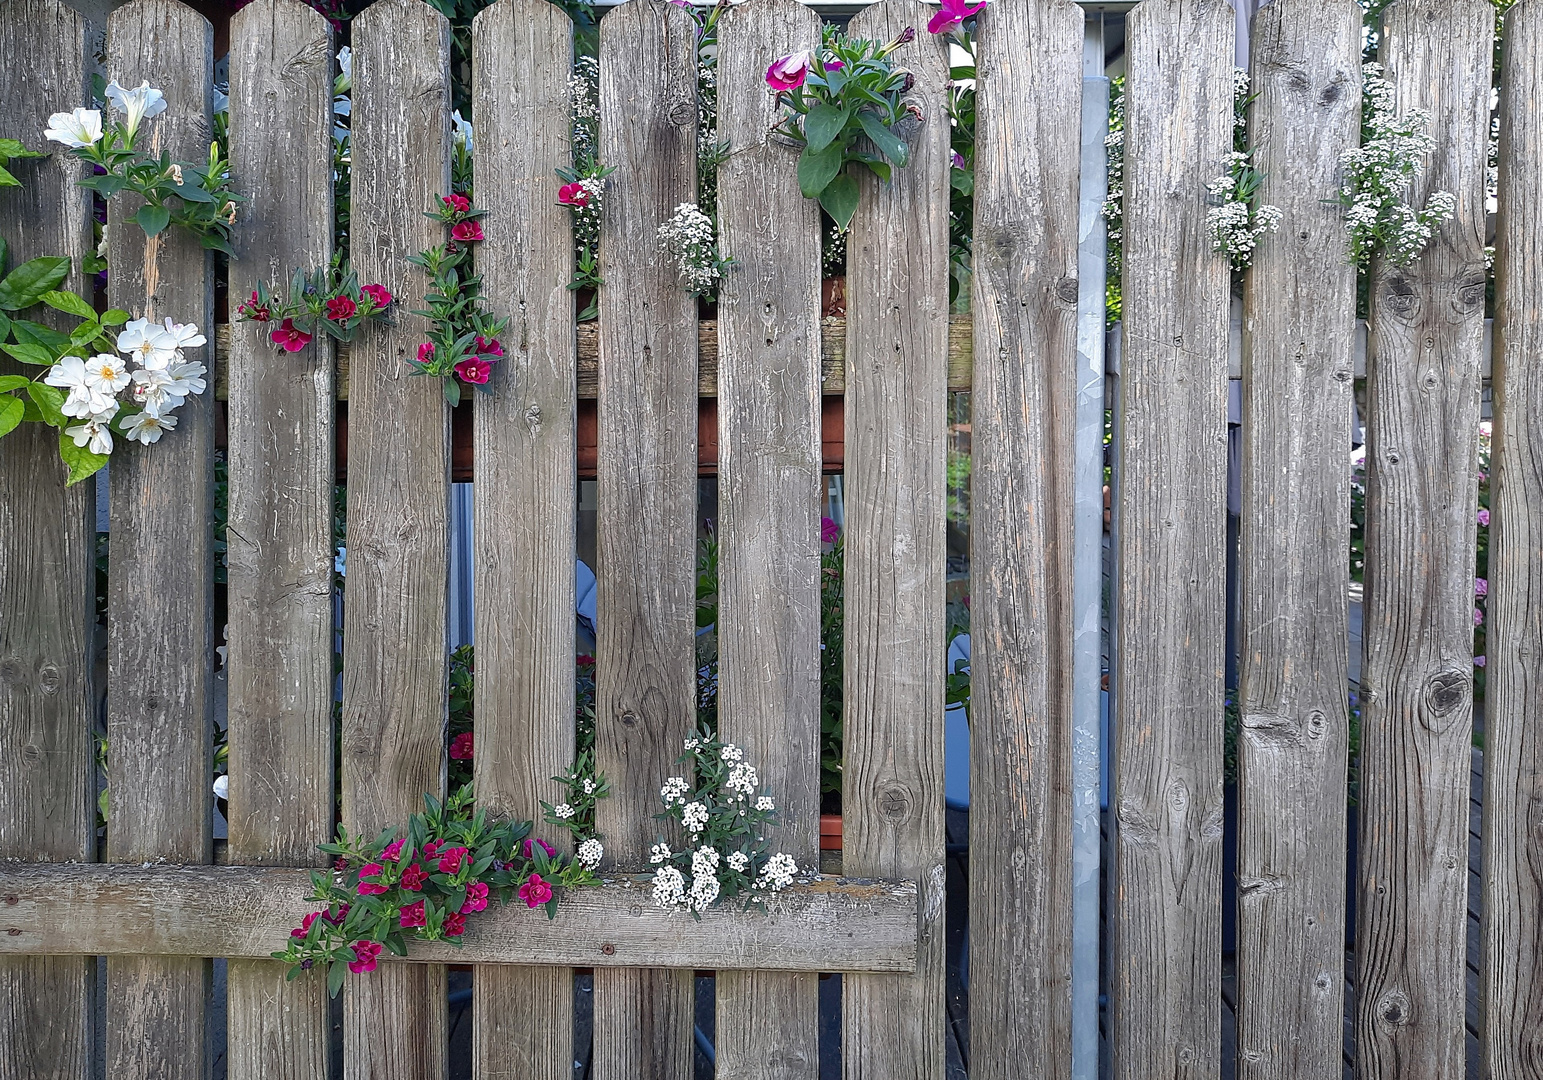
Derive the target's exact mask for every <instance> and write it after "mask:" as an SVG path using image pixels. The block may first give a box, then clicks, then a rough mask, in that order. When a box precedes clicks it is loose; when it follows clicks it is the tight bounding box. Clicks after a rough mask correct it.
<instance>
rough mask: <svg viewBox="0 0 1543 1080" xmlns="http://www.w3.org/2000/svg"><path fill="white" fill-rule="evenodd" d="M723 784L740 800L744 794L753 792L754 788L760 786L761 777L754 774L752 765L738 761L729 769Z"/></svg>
mask: <svg viewBox="0 0 1543 1080" xmlns="http://www.w3.org/2000/svg"><path fill="white" fill-rule="evenodd" d="M724 783H725V786H727V787H728V789H729V790H730V791H732V792H734V793H735V794H736V795H738V796H739V798H740V801H744V799H745V798H746V796H749V795H753V794H755V789H756V788H758V787H760V786H761V778H760V777H759V776H758V775H757V774H756V771H755V766H754V765H746V764H744V763H740V764H738V765H735V766H734V767H733V768H732V769H730V770H729V778H728V780H726V781H725V782H724Z"/></svg>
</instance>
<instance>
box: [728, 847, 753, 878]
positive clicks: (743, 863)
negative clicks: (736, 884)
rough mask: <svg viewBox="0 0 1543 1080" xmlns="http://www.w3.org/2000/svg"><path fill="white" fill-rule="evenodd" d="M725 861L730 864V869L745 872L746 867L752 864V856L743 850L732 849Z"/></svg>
mask: <svg viewBox="0 0 1543 1080" xmlns="http://www.w3.org/2000/svg"><path fill="white" fill-rule="evenodd" d="M724 862H726V863H728V864H729V869H730V870H738V871H739V872H740V873H741V874H743V873H744V872H745V867H747V866H749V865H750V856H748V855H746V854H745V853H744V852H743V851H731V852H729V857H728V858H727V859H725V860H724Z"/></svg>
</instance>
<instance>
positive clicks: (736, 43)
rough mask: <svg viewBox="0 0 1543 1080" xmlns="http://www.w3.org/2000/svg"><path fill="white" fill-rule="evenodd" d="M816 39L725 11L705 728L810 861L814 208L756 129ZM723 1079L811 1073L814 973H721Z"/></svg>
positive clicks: (816, 375) (815, 592)
mask: <svg viewBox="0 0 1543 1080" xmlns="http://www.w3.org/2000/svg"><path fill="white" fill-rule="evenodd" d="M819 40H820V20H819V18H818V16H816V15H815V14H814V13H813V12H812V11H810V10H809V9H808V8H806V7H804V6H803V5H802V4H800V3H797V2H796V0H752V2H751V3H749V4H747V5H745V6H744V7H741V8H735V9H733V10H731V11H729V12H727V13H725V15H724V16H723V21H722V23H721V24H720V28H719V38H718V41H719V47H718V136H719V138H720V139H722V140H725V141H727V142H728V144H729V146H730V147H731V149H732V153H733V156H732V157H730V158H729V160H728V161H727V162H725V163H724V165H723V167H722V168H720V169H719V171H718V213H719V221H720V223H721V228H720V246H721V249H722V250H723V251H724V252H725V253H727V254H729V255H730V256H731V257H732V258H734V259H735V260H736V265H735V266H734V268H733V269H732V270H730V271H729V273H728V275H727V277H726V278H725V280H724V282H723V287H722V289H721V291H720V294H719V298H718V349H719V354H718V356H719V358H718V432H719V448H718V467H719V472H718V476H719V480H718V484H719V488H718V505H719V576H718V611H719V626H718V695H719V697H718V730H719V732H720V734H721V737H722V738H723V739H724V740H726V741H730V742H735V743H738V744H739V745H740V746H742V747H743V748H744V750H745V754H746V758H747V760H750V761H753V762H755V763H756V765H757V767H758V768H759V770H760V775H761V781H762V783H763V784H765V785H766V786H767V788H768V789H769V790H770V791H771V792H772V793H773V795H774V796H775V797H776V800H777V813H778V823H779V824H778V828H777V830H776V836H775V837H774V838H773V839H774V841H775V846H776V847H777V848H778V850H781V851H785V852H787V853H788V854H790V855H792V856H793V857H794V858H795V859H797V860H798V863H799V865H800V866H816V865H818V863H819V856H820V851H819V846H820V832H819V814H820V509H819V506H820V481H821V475H820V466H821V458H820V322H819V316H820V312H819V303H818V297H819V295H820V218H819V207H818V204H817V203H815V202H814V201H813V200H810V199H805V198H803V197H802V196H801V195H800V194H799V190H798V177H797V174H796V171H795V167H796V161H797V152H796V151H794V150H792V149H790V148H788V147H785V146H783V145H781V144H779V143H777V142H774V141H772V140H771V139H770V138H769V137H768V134H767V133H768V132H769V131H770V129H771V127H772V125H773V124H774V123H776V121H777V114H778V113H779V112H780V109H779V107H778V106H777V104H776V102H775V99H774V98H773V96H772V95H771V94H769V93H768V92H767V90H766V81H765V76H766V69H767V67H768V65H770V64H771V62H772V61H773V60H774V59H776V58H777V57H778V56H782V55H784V54H786V53H790V52H793V51H795V50H797V49H804V48H810V47H812V46H814V45H815V44H816V43H817V42H818V41H819ZM717 993H718V1015H717V1025H716V1029H715V1030H716V1033H717V1066H718V1075H720V1076H723V1077H752V1076H754V1077H764V1078H767V1080H771V1078H778V1080H803V1078H810V1080H812V1078H814V1077H816V1076H818V1074H819V1069H820V1061H819V1057H820V1055H819V1046H820V1040H819V977H818V976H817V975H815V974H814V973H812V972H805V973H799V974H782V973H777V974H772V973H768V972H740V971H733V972H730V971H725V972H720V973H719V975H718V981H717Z"/></svg>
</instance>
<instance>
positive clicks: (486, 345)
mask: <svg viewBox="0 0 1543 1080" xmlns="http://www.w3.org/2000/svg"><path fill="white" fill-rule="evenodd" d="M472 351H473V352H475V353H476V354H477V355H478V356H481V357H484V358H486V357H490V356H491V357H495V358H496V359H499V360H502V359H503V358H504V347H503V345H501V344H499V341H498V339H497V338H493V339H492V340H491V341H490V340H488V339H487V338H484V337H482V336H480V335H479V336H478V338H477V346H476V348H475V349H473V350H472Z"/></svg>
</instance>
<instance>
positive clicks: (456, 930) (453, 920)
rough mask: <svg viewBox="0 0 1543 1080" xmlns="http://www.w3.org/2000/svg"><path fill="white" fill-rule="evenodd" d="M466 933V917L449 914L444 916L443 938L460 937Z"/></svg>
mask: <svg viewBox="0 0 1543 1080" xmlns="http://www.w3.org/2000/svg"><path fill="white" fill-rule="evenodd" d="M464 933H466V916H465V915H462V914H461V913H460V912H451V913H450V914H449V915H446V916H445V937H460V936H461V935H462V934H464Z"/></svg>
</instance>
